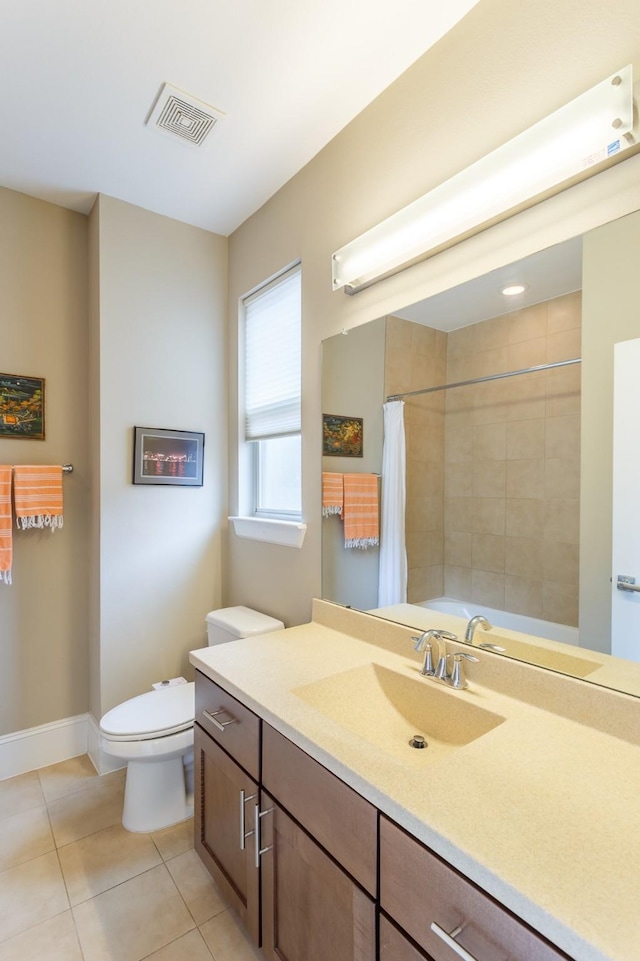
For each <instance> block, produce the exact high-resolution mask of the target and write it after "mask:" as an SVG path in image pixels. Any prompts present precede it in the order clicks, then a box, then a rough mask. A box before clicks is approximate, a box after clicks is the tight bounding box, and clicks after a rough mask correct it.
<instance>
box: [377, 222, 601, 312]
mask: <svg viewBox="0 0 640 961" xmlns="http://www.w3.org/2000/svg"><path fill="white" fill-rule="evenodd" d="M516 283H522V284H525V285H526V289H525V291H524V292H523V293H522V294H518V295H517V296H515V297H505V296H504V294H503V293H502V288H503V287H506V286H507V285H509V284H516ZM581 289H582V237H574V238H573V239H571V240H567V241H565V242H564V243H562V244H556V245H555V246H553V247H548V248H547V249H546V250H541V251H539V252H538V253H535V254H532V255H531V256H530V257H526V258H525V259H524V260H520V261H517V262H516V263H513V264H508V265H507V266H505V267H500V268H498V269H497V270H492V271H491V272H490V273H488V274H484V275H483V276H482V277H477V278H475V279H474V280H470V281H468V282H467V283H465V284H460V286H459V287H453V288H452V289H451V290H445V291H443V292H442V293H441V294H436V295H435V296H433V297H429V299H428V300H422V301H420V302H419V303H417V304H412V305H411V306H410V307H405V308H404V309H403V310H396V311H394V314H395V316H396V317H403V318H404V319H405V320H412V321H414V322H415V323H419V324H426V325H427V326H428V327H434V328H435V329H436V330H446V331H449V330H457V329H458V327H467V326H468V325H469V324H477V323H479V322H480V321H481V320H488V319H489V318H490V317H500V316H501V315H502V314H507V313H510V312H511V311H512V310H520V309H521V308H522V307H528V306H530V305H531V304H540V303H543V302H544V301H546V300H551V299H552V298H553V297H560V296H562V294H568V293H571V292H572V291H574V290H581Z"/></svg>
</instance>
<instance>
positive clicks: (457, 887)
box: [380, 817, 567, 961]
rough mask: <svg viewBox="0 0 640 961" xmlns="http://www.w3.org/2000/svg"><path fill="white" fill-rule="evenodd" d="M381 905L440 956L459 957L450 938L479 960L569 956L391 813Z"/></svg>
mask: <svg viewBox="0 0 640 961" xmlns="http://www.w3.org/2000/svg"><path fill="white" fill-rule="evenodd" d="M380 906H381V908H382V909H383V910H384V911H386V913H387V914H388V915H389V916H390V917H392V918H393V919H394V921H396V922H397V924H398V925H399V926H400V927H401V928H403V929H404V930H405V931H406V932H407V933H408V934H409V935H410V937H412V938H413V940H414V941H416V943H417V944H419V945H420V947H421V948H423V949H424V950H425V951H426V952H428V954H429V955H430V956H431V957H432V958H433V959H434V961H453V959H455V958H456V950H455V947H452V946H451V943H450V940H454V941H455V943H456V945H457V946H458V947H460V948H462V949H463V950H464V951H466V952H467V954H466V955H462V956H463V957H467V958H474V959H477V961H533V959H535V961H567V956H566V955H565V954H563V953H562V952H561V951H559V950H558V949H557V948H554V947H553V946H552V945H551V944H549V943H548V942H547V941H545V940H544V939H543V938H542V937H540V936H539V935H538V934H536V933H535V931H533V930H532V929H531V928H530V927H528V925H526V924H524V923H523V922H522V921H520V920H519V919H518V918H516V917H515V916H514V915H513V914H511V912H510V911H507V910H506V908H503V907H502V905H500V904H498V902H497V901H494V900H493V898H491V897H489V895H487V894H485V892H484V891H482V890H481V889H480V888H478V887H476V885H475V884H472V882H471V881H469V880H468V879H467V878H465V877H463V876H462V875H461V874H458V872H457V871H455V870H454V869H453V868H451V867H450V866H449V865H448V864H445V862H444V861H442V860H441V859H440V858H439V857H437V856H436V855H435V854H433V853H432V852H431V851H429V849H428V848H426V847H425V846H424V845H423V844H420V842H418V841H416V840H415V838H412V837H411V836H410V835H408V834H407V833H406V832H405V831H403V830H402V829H401V828H399V827H398V826H397V825H395V824H393V822H391V821H389V820H387V818H385V817H382V818H381V819H380ZM447 938H450V940H449V941H448V940H447ZM458 956H460V952H458Z"/></svg>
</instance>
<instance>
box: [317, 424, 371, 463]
mask: <svg viewBox="0 0 640 961" xmlns="http://www.w3.org/2000/svg"><path fill="white" fill-rule="evenodd" d="M362 436H363V422H362V417H340V416H339V415H337V414H323V415H322V453H323V454H324V455H325V456H327V457H362Z"/></svg>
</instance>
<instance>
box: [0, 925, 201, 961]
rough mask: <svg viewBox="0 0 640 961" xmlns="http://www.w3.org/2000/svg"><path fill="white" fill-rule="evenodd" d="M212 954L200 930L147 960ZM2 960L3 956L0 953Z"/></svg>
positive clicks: (192, 960) (193, 960) (191, 960)
mask: <svg viewBox="0 0 640 961" xmlns="http://www.w3.org/2000/svg"><path fill="white" fill-rule="evenodd" d="M211 958H212V954H211V952H210V951H209V948H208V947H207V945H206V944H205V942H204V940H203V937H202V935H201V934H200V932H199V931H189V933H188V934H185V935H183V936H182V937H181V938H178V940H177V941H173V942H172V943H171V944H168V945H167V946H166V948H160V950H159V951H154V952H153V954H150V955H148V957H147V958H146V959H145V961H187V959H188V961H211ZM0 961H2V957H1V955H0ZM25 961H26V959H25Z"/></svg>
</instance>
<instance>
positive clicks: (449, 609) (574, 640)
mask: <svg viewBox="0 0 640 961" xmlns="http://www.w3.org/2000/svg"><path fill="white" fill-rule="evenodd" d="M416 606H417V607H426V608H428V609H429V610H431V611H440V613H441V614H454V615H455V616H456V617H464V619H465V620H467V621H468V620H469V618H471V617H473V616H474V615H475V614H482V615H484V617H486V618H487V620H488V621H489V622H490V623H491V624H493V626H494V627H502V628H504V629H505V630H510V631H520V632H521V633H523V634H533V635H535V637H546V638H548V639H549V640H550V641H559V642H560V643H562V644H573V646H574V647H577V646H578V628H577V627H568V626H567V625H566V624H555V623H554V622H553V621H542V620H540V619H539V618H537V617H527V616H526V615H524V614H510V613H509V612H508V611H499V610H496V609H495V608H493V607H485V606H484V604H476V603H475V602H473V603H470V602H469V601H457V600H455V599H454V598H452V597H434V598H432V599H431V600H428V601H421V602H420V603H416Z"/></svg>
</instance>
